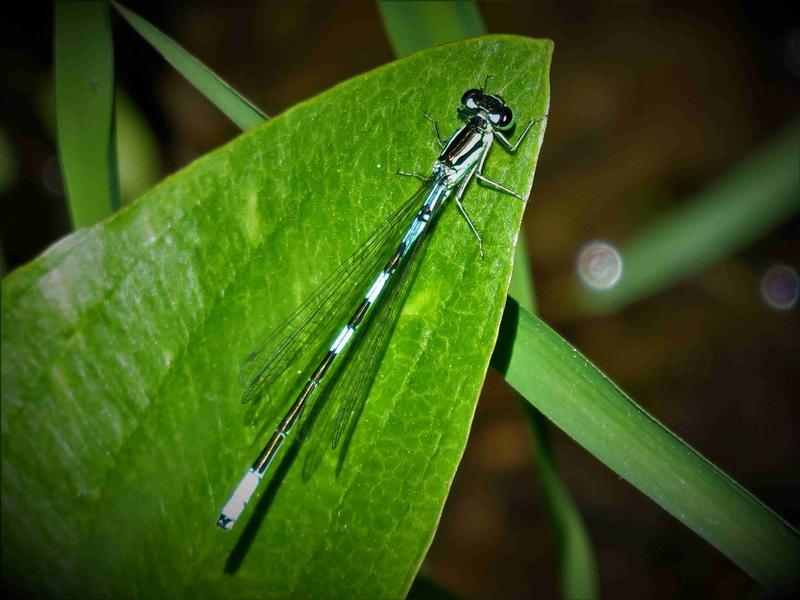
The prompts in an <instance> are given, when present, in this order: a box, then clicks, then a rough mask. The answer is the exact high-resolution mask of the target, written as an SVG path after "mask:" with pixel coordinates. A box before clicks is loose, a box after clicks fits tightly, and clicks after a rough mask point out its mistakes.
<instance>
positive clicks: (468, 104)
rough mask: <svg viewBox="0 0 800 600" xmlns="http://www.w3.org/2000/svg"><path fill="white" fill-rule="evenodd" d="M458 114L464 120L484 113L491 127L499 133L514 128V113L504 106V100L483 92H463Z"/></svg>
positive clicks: (473, 90)
mask: <svg viewBox="0 0 800 600" xmlns="http://www.w3.org/2000/svg"><path fill="white" fill-rule="evenodd" d="M458 112H459V114H461V116H463V117H465V118H470V117H474V116H475V115H477V114H480V113H484V114H485V118H486V119H487V120H488V121H489V122H490V123H491V124H492V126H493V127H495V128H497V129H499V130H500V131H507V130H509V129H511V128H512V127H514V111H512V110H511V108H510V107H508V106H506V102H505V100H503V98H501V97H500V96H496V95H493V94H487V93H486V92H484V91H483V90H479V89H472V90H467V91H466V92H464V95H463V96H461V106H460V107H459V108H458Z"/></svg>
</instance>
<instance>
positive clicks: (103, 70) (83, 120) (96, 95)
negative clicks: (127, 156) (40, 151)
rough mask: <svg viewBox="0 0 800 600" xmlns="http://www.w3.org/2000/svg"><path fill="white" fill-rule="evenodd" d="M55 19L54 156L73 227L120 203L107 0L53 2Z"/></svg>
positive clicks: (79, 225) (97, 216)
mask: <svg viewBox="0 0 800 600" xmlns="http://www.w3.org/2000/svg"><path fill="white" fill-rule="evenodd" d="M54 20H55V35H54V42H53V47H54V63H55V68H54V70H55V89H56V121H57V128H58V155H59V162H60V164H61V172H62V175H63V177H64V187H65V190H66V194H67V201H68V203H69V210H70V216H71V218H72V225H73V226H74V227H76V228H78V227H85V226H87V225H93V224H94V223H96V222H97V221H99V220H101V219H103V218H104V217H106V216H107V215H109V214H111V213H112V212H113V211H114V210H116V209H117V208H118V207H119V191H118V181H117V177H118V176H117V163H116V152H115V148H116V142H115V139H114V50H113V46H112V43H111V27H110V23H109V14H108V4H107V3H106V2H102V1H92V2H66V1H57V2H56V3H55V18H54Z"/></svg>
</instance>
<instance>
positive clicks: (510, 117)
mask: <svg viewBox="0 0 800 600" xmlns="http://www.w3.org/2000/svg"><path fill="white" fill-rule="evenodd" d="M512 125H514V112H513V111H512V110H511V109H510V108H508V107H507V106H504V107H503V109H502V110H501V111H500V119H499V120H498V122H497V127H498V129H509V128H510V127H511V126H512Z"/></svg>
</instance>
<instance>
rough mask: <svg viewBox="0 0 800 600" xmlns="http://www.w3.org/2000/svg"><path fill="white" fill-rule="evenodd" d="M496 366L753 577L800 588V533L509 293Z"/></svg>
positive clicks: (568, 429)
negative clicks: (643, 406) (634, 400)
mask: <svg viewBox="0 0 800 600" xmlns="http://www.w3.org/2000/svg"><path fill="white" fill-rule="evenodd" d="M492 365H493V366H494V367H495V368H496V369H497V370H498V371H499V372H500V373H502V374H504V376H505V378H506V380H507V381H508V382H509V383H510V384H511V385H512V386H513V387H514V388H515V389H516V390H517V391H519V392H520V393H521V394H522V395H523V396H525V397H526V398H527V399H528V400H529V401H530V402H531V404H533V405H534V406H535V407H536V408H538V409H539V410H540V411H541V412H542V413H544V415H545V416H547V417H548V418H549V419H550V420H552V421H553V422H554V423H555V424H556V425H558V426H559V427H561V428H562V429H563V430H564V431H565V432H566V433H567V434H568V435H569V436H571V437H572V438H573V439H574V440H575V441H576V442H578V443H579V444H581V445H582V446H583V447H584V448H586V449H587V450H588V451H589V452H591V453H592V454H593V455H595V456H596V457H597V458H599V459H600V460H601V461H602V462H603V463H605V464H606V465H607V466H608V467H609V468H611V469H612V470H613V471H614V472H616V473H617V474H618V475H620V476H622V477H623V478H625V479H627V480H628V481H629V482H630V483H632V484H633V485H634V486H636V487H637V488H639V490H641V491H642V492H644V493H645V494H647V495H648V496H649V497H650V498H652V499H653V500H655V501H656V502H657V503H658V504H660V505H661V506H662V507H663V508H664V509H666V510H667V511H668V512H669V513H670V514H672V515H673V516H675V517H676V518H677V519H679V520H680V521H682V522H683V523H684V524H685V525H687V526H688V527H690V528H691V529H692V530H693V531H695V532H696V533H697V534H698V535H700V536H702V537H703V538H705V539H706V540H707V541H708V542H710V543H711V544H712V545H713V546H715V547H716V548H717V549H718V550H720V551H721V552H722V553H724V554H725V555H726V556H728V558H730V559H731V560H732V561H733V562H735V563H736V564H737V565H739V566H740V567H741V568H742V569H743V570H744V571H746V572H747V573H748V574H750V576H751V577H753V578H754V579H756V580H757V581H759V582H760V583H761V584H762V585H764V586H766V587H768V588H771V589H775V590H791V589H796V588H797V587H798V584H800V536H798V533H797V531H795V530H794V529H793V528H792V527H791V526H790V525H788V524H787V523H786V522H785V521H783V520H782V519H781V518H780V517H779V516H777V515H776V514H775V513H774V512H772V511H771V510H770V509H769V508H767V507H766V506H765V505H764V504H762V503H761V502H760V501H759V500H757V499H756V498H755V497H754V496H752V495H751V494H750V493H749V492H747V491H746V490H744V489H743V488H742V487H741V486H739V485H738V484H737V483H736V482H735V481H733V480H732V479H731V478H730V477H728V476H727V475H726V474H725V473H723V472H722V471H720V470H719V469H718V468H717V467H715V466H714V465H713V464H711V463H710V462H709V461H707V460H706V459H705V458H703V457H702V456H701V455H700V454H699V453H697V452H696V451H695V450H694V449H692V448H691V447H690V446H689V445H687V444H686V443H685V442H683V441H682V440H681V439H679V438H678V437H677V436H676V435H675V434H673V433H672V432H670V431H669V430H668V429H666V428H665V427H664V426H663V425H661V423H659V422H658V421H656V420H655V419H654V418H653V417H651V416H650V415H648V414H647V413H646V412H645V411H644V410H642V408H641V407H639V406H638V405H637V404H636V403H634V402H633V401H632V400H631V399H630V398H628V396H626V395H625V394H624V393H623V392H622V391H621V390H620V389H619V388H618V387H616V386H615V385H614V384H613V383H612V382H611V381H609V379H608V378H607V377H606V376H605V375H603V373H601V372H600V371H599V370H597V368H596V367H594V366H593V365H592V364H591V363H589V361H587V360H586V359H585V358H584V357H583V356H581V355H580V354H579V353H578V352H577V350H575V349H574V348H572V347H571V346H570V345H569V344H568V343H566V342H565V341H564V340H563V339H561V338H560V337H559V336H558V335H557V334H556V333H555V332H553V331H552V330H551V329H549V328H548V327H547V326H546V325H545V324H544V323H542V322H541V321H540V320H539V319H537V318H536V317H534V316H533V315H531V314H530V313H528V312H527V311H526V310H524V309H522V308H520V307H519V305H518V304H517V303H516V302H515V301H513V300H512V299H509V301H508V304H507V305H506V309H505V313H504V315H503V322H502V324H501V326H500V338H499V339H498V345H497V348H496V350H495V354H494V355H493V357H492Z"/></svg>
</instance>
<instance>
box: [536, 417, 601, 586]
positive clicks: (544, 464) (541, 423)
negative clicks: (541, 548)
mask: <svg viewBox="0 0 800 600" xmlns="http://www.w3.org/2000/svg"><path fill="white" fill-rule="evenodd" d="M523 408H524V410H525V413H526V415H527V417H528V422H529V423H530V425H531V427H532V428H533V429H534V432H535V435H534V436H533V439H534V442H535V443H536V467H537V469H538V471H539V478H540V479H541V482H542V488H543V489H544V492H545V494H544V495H545V500H546V501H547V510H548V512H549V516H550V519H551V520H552V521H553V523H554V527H553V529H554V530H555V535H556V544H557V547H558V558H559V563H560V564H561V574H560V575H561V594H562V596H563V597H564V598H597V597H598V589H597V565H596V564H595V560H594V552H593V551H592V544H591V541H590V539H589V536H588V534H587V532H586V528H585V527H584V525H583V519H582V518H581V515H580V512H578V509H577V507H576V506H575V503H574V502H573V500H572V497H571V496H570V495H569V491H568V490H567V488H566V486H565V485H564V482H563V481H561V478H560V477H559V476H558V472H557V471H556V459H555V456H554V454H553V448H552V446H551V443H550V424H549V421H548V420H547V419H546V418H545V417H544V415H542V413H540V412H539V410H538V409H536V408H535V407H534V406H533V405H531V404H529V403H527V402H524V403H523Z"/></svg>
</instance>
